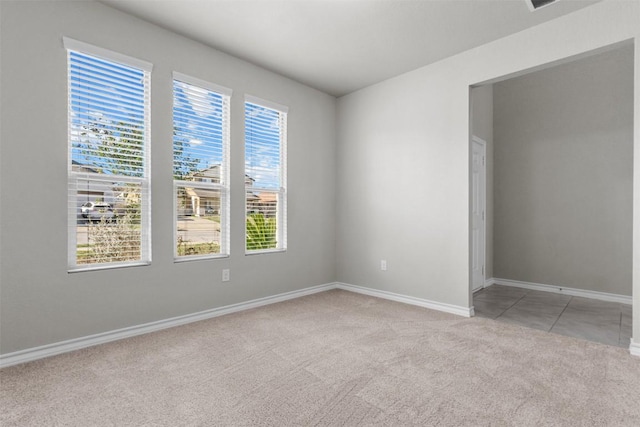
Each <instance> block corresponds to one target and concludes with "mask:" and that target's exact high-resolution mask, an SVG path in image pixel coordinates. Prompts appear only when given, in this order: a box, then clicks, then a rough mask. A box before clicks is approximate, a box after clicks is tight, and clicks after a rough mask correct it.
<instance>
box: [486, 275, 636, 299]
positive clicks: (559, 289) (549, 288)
mask: <svg viewBox="0 0 640 427" xmlns="http://www.w3.org/2000/svg"><path fill="white" fill-rule="evenodd" d="M490 280H491V281H492V282H493V283H492V284H496V285H503V286H513V287H515V288H524V289H531V290H535V291H543V292H555V293H558V294H565V295H571V296H574V297H583V298H591V299H597V300H601V301H610V302H619V303H622V304H628V305H631V304H633V300H632V298H631V297H630V296H626V295H618V294H609V293H606V292H597V291H588V290H585V289H576V288H567V287H565V286H556V285H545V284H542V283H532V282H522V281H519V280H510V279H498V278H493V279H490Z"/></svg>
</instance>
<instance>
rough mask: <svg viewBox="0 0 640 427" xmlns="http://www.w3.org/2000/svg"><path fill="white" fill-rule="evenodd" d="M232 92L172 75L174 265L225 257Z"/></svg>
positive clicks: (175, 74)
mask: <svg viewBox="0 0 640 427" xmlns="http://www.w3.org/2000/svg"><path fill="white" fill-rule="evenodd" d="M230 97H231V90H229V89H226V88H223V87H220V86H217V85H214V84H212V83H208V82H205V81H202V80H199V79H195V78H193V77H188V76H185V75H182V74H179V73H174V80H173V178H174V191H175V193H174V194H175V196H174V197H175V224H176V231H175V245H174V247H175V252H174V253H175V259H176V260H189V259H200V258H210V257H216V256H224V255H228V254H229V100H230Z"/></svg>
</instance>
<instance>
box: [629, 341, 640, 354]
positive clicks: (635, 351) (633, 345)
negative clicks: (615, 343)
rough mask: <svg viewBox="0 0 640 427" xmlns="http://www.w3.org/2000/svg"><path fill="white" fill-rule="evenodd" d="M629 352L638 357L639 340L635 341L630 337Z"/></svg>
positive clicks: (639, 350) (639, 349) (639, 352)
mask: <svg viewBox="0 0 640 427" xmlns="http://www.w3.org/2000/svg"><path fill="white" fill-rule="evenodd" d="M629 352H630V353H631V355H632V356H638V357H640V342H635V341H633V339H632V340H631V344H629Z"/></svg>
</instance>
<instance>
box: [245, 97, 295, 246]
mask: <svg viewBox="0 0 640 427" xmlns="http://www.w3.org/2000/svg"><path fill="white" fill-rule="evenodd" d="M244 108H245V113H244V114H245V193H246V202H245V203H246V251H247V253H256V252H267V251H277V250H285V249H286V248H287V167H286V166H287V165H286V163H287V162H286V153H287V107H284V106H280V105H277V104H275V103H272V102H268V101H263V100H260V99H258V98H254V97H250V96H247V97H246V99H245V107H244Z"/></svg>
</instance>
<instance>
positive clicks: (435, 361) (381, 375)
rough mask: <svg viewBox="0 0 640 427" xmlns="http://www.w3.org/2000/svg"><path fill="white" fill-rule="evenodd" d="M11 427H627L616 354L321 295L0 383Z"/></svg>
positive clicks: (105, 348)
mask: <svg viewBox="0 0 640 427" xmlns="http://www.w3.org/2000/svg"><path fill="white" fill-rule="evenodd" d="M0 381H1V386H0V387H1V389H0V390H1V394H0V408H1V411H2V412H1V416H0V425H2V426H3V427H8V426H41V425H42V426H53V425H59V426H107V425H116V426H129V425H135V426H182V425H186V426H198V425H201V426H214V425H219V426H244V425H261V426H289V425H305V426H306V425H309V426H324V425H332V426H333V425H346V426H357V425H450V426H476V425H492V426H503V425H504V426H507V425H514V426H541V425H576V426H590V425H594V426H602V425H611V426H639V425H640V359H638V358H634V357H632V356H630V355H629V352H628V350H625V349H622V348H617V347H609V346H606V345H602V344H597V343H592V342H587V341H582V340H579V339H574V338H569V337H564V336H560V335H554V334H550V333H546V332H540V331H536V330H532V329H526V328H523V327H519V326H515V325H509V324H504V323H499V322H495V321H492V320H488V319H481V318H472V319H465V318H461V317H457V316H454V315H449V314H445V313H440V312H436V311H431V310H427V309H423V308H419V307H413V306H408V305H404V304H400V303H395V302H390V301H385V300H381V299H377V298H372V297H368V296H363V295H359V294H354V293H350V292H346V291H340V290H334V291H329V292H323V293H320V294H315V295H311V296H308V297H303V298H299V299H296V300H292V301H288V302H284V303H279V304H274V305H270V306H267V307H262V308H258V309H255V310H250V311H245V312H242V313H237V314H232V315H228V316H224V317H218V318H215V319H211V320H207V321H203V322H198V323H193V324H190V325H186V326H182V327H178V328H173V329H168V330H164V331H161V332H156V333H153V334H148V335H144V336H139V337H135V338H130V339H126V340H122V341H118V342H114V343H110V344H105V345H101V346H97V347H92V348H88V349H84V350H80V351H76V352H73V353H68V354H64V355H60V356H56V357H52V358H49V359H44V360H40V361H36V362H32V363H28V364H24V365H20V366H15V367H10V368H6V369H3V370H2V371H0Z"/></svg>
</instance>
